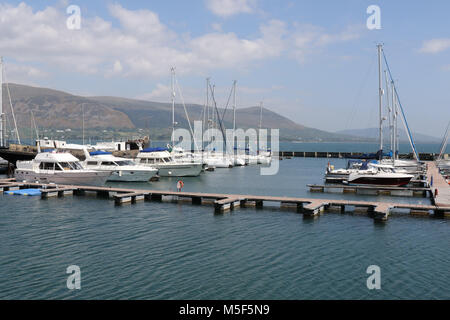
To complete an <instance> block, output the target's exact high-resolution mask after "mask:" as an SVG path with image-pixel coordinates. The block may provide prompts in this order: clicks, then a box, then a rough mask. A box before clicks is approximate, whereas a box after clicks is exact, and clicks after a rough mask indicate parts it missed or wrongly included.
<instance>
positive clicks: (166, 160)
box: [136, 68, 203, 177]
mask: <svg viewBox="0 0 450 320" xmlns="http://www.w3.org/2000/svg"><path fill="white" fill-rule="evenodd" d="M171 73H172V145H171V146H169V147H170V148H146V149H143V150H140V151H139V153H138V155H137V158H136V162H138V163H139V164H141V165H144V166H147V167H153V168H156V169H158V170H159V171H158V174H159V176H161V177H196V176H198V175H200V173H201V172H202V170H203V164H202V163H201V162H198V161H196V160H195V159H194V160H189V161H185V160H183V159H179V158H178V159H174V157H173V155H174V153H173V151H172V150H175V140H174V139H175V135H174V132H175V126H176V124H177V123H176V122H175V81H176V79H175V68H171ZM178 89H179V87H178ZM179 92H180V93H181V90H179ZM183 107H184V111H185V113H186V118H187V119H186V120H187V121H188V123H189V129H190V130H191V134H192V136H194V134H193V132H192V128H191V122H190V120H189V116H188V114H187V110H186V105H185V104H184V101H183ZM169 150H171V152H169Z"/></svg>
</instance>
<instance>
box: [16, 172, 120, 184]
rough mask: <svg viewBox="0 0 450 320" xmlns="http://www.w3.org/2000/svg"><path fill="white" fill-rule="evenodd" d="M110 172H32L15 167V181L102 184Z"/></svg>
mask: <svg viewBox="0 0 450 320" xmlns="http://www.w3.org/2000/svg"><path fill="white" fill-rule="evenodd" d="M110 174H111V172H108V171H105V172H101V171H97V172H86V173H84V172H70V171H62V172H55V173H45V172H33V171H29V170H23V169H17V170H16V173H15V178H16V180H17V181H27V182H35V181H38V182H40V183H56V184H67V185H88V186H100V185H104V184H105V182H106V180H107V179H108V177H109V176H110Z"/></svg>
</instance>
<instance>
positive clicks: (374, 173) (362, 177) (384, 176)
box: [347, 44, 418, 186]
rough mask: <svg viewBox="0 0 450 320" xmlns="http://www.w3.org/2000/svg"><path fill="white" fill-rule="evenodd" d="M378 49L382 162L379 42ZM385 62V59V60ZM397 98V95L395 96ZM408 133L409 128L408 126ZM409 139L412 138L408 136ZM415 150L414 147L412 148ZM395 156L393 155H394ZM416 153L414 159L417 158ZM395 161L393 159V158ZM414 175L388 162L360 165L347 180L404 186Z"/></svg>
mask: <svg viewBox="0 0 450 320" xmlns="http://www.w3.org/2000/svg"><path fill="white" fill-rule="evenodd" d="M377 49H378V80H379V81H378V84H379V86H378V106H379V140H380V151H379V152H378V154H379V160H380V162H382V159H383V131H382V129H383V120H384V118H383V114H382V105H383V97H382V96H383V89H382V75H381V65H382V63H381V54H382V50H383V46H382V45H381V44H379V45H377ZM386 64H387V61H386ZM393 92H395V91H393ZM397 98H398V96H397ZM400 107H401V105H400ZM403 119H404V118H403ZM408 133H410V132H409V128H408ZM410 141H412V138H411V137H410ZM414 151H415V148H414ZM394 157H395V155H394ZM417 158H418V157H417V155H416V159H417ZM394 162H395V160H394ZM413 177H414V176H413V175H411V174H408V173H406V172H405V171H404V170H401V171H396V170H395V167H393V166H392V165H391V163H390V164H385V163H384V164H383V163H381V164H380V165H377V164H370V165H368V166H367V168H366V167H364V168H363V167H361V169H360V170H352V171H350V173H349V177H348V180H347V182H348V183H349V184H374V185H389V186H404V185H406V184H408V183H409V182H410V181H411V179H412V178H413Z"/></svg>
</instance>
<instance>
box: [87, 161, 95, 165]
mask: <svg viewBox="0 0 450 320" xmlns="http://www.w3.org/2000/svg"><path fill="white" fill-rule="evenodd" d="M87 165H88V166H96V165H97V161H88V162H87Z"/></svg>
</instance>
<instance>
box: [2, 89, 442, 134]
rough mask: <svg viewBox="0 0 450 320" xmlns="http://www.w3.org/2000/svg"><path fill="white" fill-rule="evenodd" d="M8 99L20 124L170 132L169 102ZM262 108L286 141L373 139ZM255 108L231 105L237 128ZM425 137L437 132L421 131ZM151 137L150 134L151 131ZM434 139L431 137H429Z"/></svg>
mask: <svg viewBox="0 0 450 320" xmlns="http://www.w3.org/2000/svg"><path fill="white" fill-rule="evenodd" d="M8 87H9V91H10V93H11V100H12V104H13V107H14V113H15V117H16V120H17V126H18V128H19V130H20V129H21V128H30V125H31V112H30V111H31V110H32V111H33V116H34V118H35V122H36V125H37V126H38V127H39V128H40V129H42V128H51V129H72V130H73V129H78V130H80V129H81V128H82V125H83V120H82V119H83V114H84V126H85V128H86V129H114V130H126V131H133V130H136V131H137V130H138V129H152V130H151V131H150V132H154V133H155V132H156V133H157V135H158V138H167V137H169V135H170V127H171V121H172V120H171V119H172V105H171V103H161V102H153V101H146V100H137V99H129V98H120V97H109V96H106V97H105V96H101V97H100V96H98V97H96V96H94V97H83V96H79V95H73V94H70V93H67V92H63V91H58V90H53V89H48V88H40V87H32V86H26V85H21V84H14V83H10V84H8ZM6 89H7V87H6V84H4V85H3V109H4V112H5V113H6V114H7V119H8V127H9V128H12V123H13V122H12V117H11V112H10V110H11V108H9V96H8V90H6ZM203 108H204V107H203V106H202V105H198V104H187V105H186V109H187V112H188V115H189V118H190V120H191V123H192V122H193V121H194V120H201V118H202V111H203ZM271 109H273V108H264V109H263V114H262V127H263V128H267V129H274V128H277V129H280V139H281V140H289V141H305V142H313V141H317V142H319V141H328V142H346V141H376V137H377V135H376V134H373V132H372V130H373V129H364V130H345V131H340V132H337V133H336V132H328V131H324V130H319V129H315V128H310V127H307V126H304V125H302V124H298V123H296V122H294V121H292V120H290V119H288V118H287V117H284V116H282V115H280V114H278V113H276V112H274V111H273V110H271ZM218 113H219V115H220V116H222V115H223V114H225V115H224V117H223V125H224V127H225V128H231V127H232V110H231V108H228V109H227V110H226V112H225V110H224V109H223V108H218ZM259 116H260V108H259V107H255V106H250V107H246V108H238V109H237V110H236V126H237V128H243V129H248V128H258V125H259ZM175 121H176V122H178V124H177V126H178V127H183V128H188V123H187V120H186V116H185V112H184V108H183V106H182V105H180V104H176V105H175ZM422 136H423V137H424V138H426V139H425V140H427V141H428V140H430V139H431V140H433V139H434V140H436V139H437V138H433V137H428V136H424V135H421V136H420V137H422ZM151 138H152V137H151ZM434 140H433V141H434Z"/></svg>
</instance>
